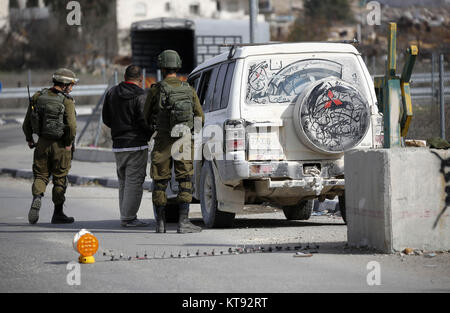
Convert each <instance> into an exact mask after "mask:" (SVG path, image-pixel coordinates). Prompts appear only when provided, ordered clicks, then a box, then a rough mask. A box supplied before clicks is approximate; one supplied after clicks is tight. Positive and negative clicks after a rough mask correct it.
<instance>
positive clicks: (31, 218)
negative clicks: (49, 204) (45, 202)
mask: <svg viewBox="0 0 450 313" xmlns="http://www.w3.org/2000/svg"><path fill="white" fill-rule="evenodd" d="M41 198H42V196H33V202H31V207H30V211H29V212H28V222H29V223H30V224H36V223H37V221H38V220H39V210H40V209H41V204H42V200H41Z"/></svg>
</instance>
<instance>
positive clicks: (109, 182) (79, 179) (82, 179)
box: [0, 168, 152, 190]
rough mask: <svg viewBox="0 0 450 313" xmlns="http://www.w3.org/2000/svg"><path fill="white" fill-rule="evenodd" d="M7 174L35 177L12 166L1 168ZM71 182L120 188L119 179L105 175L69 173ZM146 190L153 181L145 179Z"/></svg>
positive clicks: (31, 173)
mask: <svg viewBox="0 0 450 313" xmlns="http://www.w3.org/2000/svg"><path fill="white" fill-rule="evenodd" d="M1 174H7V175H11V176H12V177H14V178H25V179H31V178H33V172H32V171H26V170H18V169H11V168H0V175H1ZM67 178H68V180H69V183H70V184H72V185H77V186H79V185H86V184H95V185H100V186H102V187H106V188H116V189H117V188H119V180H118V179H115V178H105V177H93V176H79V175H71V174H69V175H67ZM143 187H144V189H145V190H151V188H152V181H151V180H150V181H145V182H144V184H143Z"/></svg>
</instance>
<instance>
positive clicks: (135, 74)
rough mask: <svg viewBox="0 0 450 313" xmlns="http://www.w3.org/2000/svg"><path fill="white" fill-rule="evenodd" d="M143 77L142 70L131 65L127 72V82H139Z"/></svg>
mask: <svg viewBox="0 0 450 313" xmlns="http://www.w3.org/2000/svg"><path fill="white" fill-rule="evenodd" d="M141 76H142V69H141V68H140V67H139V66H137V65H129V66H128V67H127V69H126V70H125V79H126V80H139V78H141Z"/></svg>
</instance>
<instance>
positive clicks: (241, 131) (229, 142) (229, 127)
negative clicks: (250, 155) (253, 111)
mask: <svg viewBox="0 0 450 313" xmlns="http://www.w3.org/2000/svg"><path fill="white" fill-rule="evenodd" d="M224 131H225V136H224V138H225V151H226V153H229V152H237V151H244V152H245V125H244V121H243V120H226V121H225V123H224Z"/></svg>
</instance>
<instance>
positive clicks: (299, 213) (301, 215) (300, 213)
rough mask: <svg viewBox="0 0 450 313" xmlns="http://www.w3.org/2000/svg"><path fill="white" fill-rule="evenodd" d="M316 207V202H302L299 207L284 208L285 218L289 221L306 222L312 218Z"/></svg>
mask: <svg viewBox="0 0 450 313" xmlns="http://www.w3.org/2000/svg"><path fill="white" fill-rule="evenodd" d="M313 207H314V200H305V201H301V202H300V203H299V204H297V205H292V206H284V207H283V212H284V216H286V219H287V220H288V221H292V220H303V221H306V220H308V219H309V218H310V217H311V213H312V209H313Z"/></svg>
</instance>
